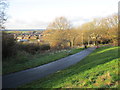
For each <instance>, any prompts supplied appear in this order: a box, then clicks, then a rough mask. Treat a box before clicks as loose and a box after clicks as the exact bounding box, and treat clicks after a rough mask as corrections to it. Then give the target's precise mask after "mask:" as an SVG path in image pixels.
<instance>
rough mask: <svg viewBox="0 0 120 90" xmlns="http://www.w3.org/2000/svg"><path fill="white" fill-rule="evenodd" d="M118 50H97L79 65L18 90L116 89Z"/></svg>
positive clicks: (116, 48)
mask: <svg viewBox="0 0 120 90" xmlns="http://www.w3.org/2000/svg"><path fill="white" fill-rule="evenodd" d="M118 48H119V49H120V47H101V48H98V49H96V50H95V51H94V52H93V53H91V54H90V55H88V56H87V57H86V58H84V59H83V60H81V61H80V62H79V63H77V64H75V65H73V66H71V67H69V68H67V69H65V70H61V71H59V72H56V73H54V74H52V75H49V76H47V77H45V78H42V79H40V80H37V81H34V82H32V83H29V84H26V85H24V86H21V87H19V88H117V87H118V81H119V80H120V78H119V77H118V61H119V60H120V57H119V56H118Z"/></svg>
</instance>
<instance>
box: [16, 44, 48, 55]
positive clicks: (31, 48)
mask: <svg viewBox="0 0 120 90" xmlns="http://www.w3.org/2000/svg"><path fill="white" fill-rule="evenodd" d="M18 48H19V50H24V51H26V52H28V53H30V54H35V53H37V52H40V51H43V50H49V49H50V46H49V45H48V44H43V45H40V44H39V43H26V44H22V43H19V44H18Z"/></svg>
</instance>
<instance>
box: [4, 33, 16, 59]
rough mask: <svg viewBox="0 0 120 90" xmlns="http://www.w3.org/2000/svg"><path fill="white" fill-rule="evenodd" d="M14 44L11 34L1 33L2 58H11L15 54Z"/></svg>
mask: <svg viewBox="0 0 120 90" xmlns="http://www.w3.org/2000/svg"><path fill="white" fill-rule="evenodd" d="M15 49H16V42H15V40H14V36H13V35H12V34H8V33H5V32H2V57H3V58H6V57H9V56H13V55H15V53H16V50H15Z"/></svg>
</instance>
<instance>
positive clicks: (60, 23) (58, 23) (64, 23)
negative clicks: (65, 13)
mask: <svg viewBox="0 0 120 90" xmlns="http://www.w3.org/2000/svg"><path fill="white" fill-rule="evenodd" d="M47 29H52V30H69V29H71V24H70V22H69V21H68V20H67V19H66V18H65V17H58V18H56V19H55V20H54V21H53V22H52V23H50V24H49V26H48V27H47Z"/></svg>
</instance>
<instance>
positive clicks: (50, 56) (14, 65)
mask: <svg viewBox="0 0 120 90" xmlns="http://www.w3.org/2000/svg"><path fill="white" fill-rule="evenodd" d="M81 50H83V48H77V49H75V48H74V49H71V50H62V51H56V52H49V53H44V54H40V53H38V54H35V55H31V54H29V53H26V52H25V51H22V52H21V51H20V52H19V53H18V54H17V55H16V56H15V57H10V58H7V60H3V73H2V74H3V75H5V74H9V73H13V72H17V71H21V70H25V69H29V68H33V67H37V66H40V65H43V64H46V63H49V62H52V61H55V60H58V59H60V58H63V57H66V56H69V55H72V54H75V53H77V52H80V51H81Z"/></svg>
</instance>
